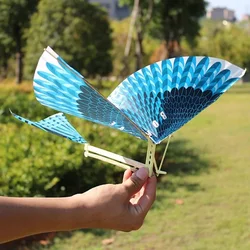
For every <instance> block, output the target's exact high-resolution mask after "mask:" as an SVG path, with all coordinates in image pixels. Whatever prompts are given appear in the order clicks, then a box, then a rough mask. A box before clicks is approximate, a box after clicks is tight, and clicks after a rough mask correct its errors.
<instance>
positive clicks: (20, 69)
mask: <svg viewBox="0 0 250 250" xmlns="http://www.w3.org/2000/svg"><path fill="white" fill-rule="evenodd" d="M21 39H22V38H21V32H20V27H19V26H17V27H16V83H17V84H20V83H21V82H22V78H23V60H22V59H23V55H22V42H21Z"/></svg>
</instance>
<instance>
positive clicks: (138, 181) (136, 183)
mask: <svg viewBox="0 0 250 250" xmlns="http://www.w3.org/2000/svg"><path fill="white" fill-rule="evenodd" d="M147 179H148V169H147V168H145V167H142V168H139V169H138V170H137V171H136V172H135V173H133V174H132V175H131V177H130V178H128V179H127V180H126V181H125V182H124V183H123V185H124V186H125V188H126V190H127V191H128V194H129V196H132V195H134V194H136V193H137V192H139V191H140V190H141V188H142V187H143V185H144V184H145V182H146V181H147Z"/></svg>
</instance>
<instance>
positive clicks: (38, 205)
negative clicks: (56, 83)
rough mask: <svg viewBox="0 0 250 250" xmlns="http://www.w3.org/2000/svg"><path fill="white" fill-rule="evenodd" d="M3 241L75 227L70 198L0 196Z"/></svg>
mask: <svg viewBox="0 0 250 250" xmlns="http://www.w3.org/2000/svg"><path fill="white" fill-rule="evenodd" d="M0 222H1V223H0V243H2V242H5V241H10V240H13V239H17V238H21V237H24V236H28V235H32V234H38V233H42V232H52V231H65V230H71V229H73V228H74V222H73V221H72V204H71V198H9V197H0Z"/></svg>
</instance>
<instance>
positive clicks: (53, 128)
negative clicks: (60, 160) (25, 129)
mask: <svg viewBox="0 0 250 250" xmlns="http://www.w3.org/2000/svg"><path fill="white" fill-rule="evenodd" d="M10 112H11V111H10ZM11 114H12V115H13V116H14V117H15V118H17V119H18V120H20V121H22V122H25V123H27V124H29V125H32V126H35V127H37V128H40V129H42V130H44V131H47V132H50V133H52V134H56V135H59V136H62V137H64V138H67V139H69V140H71V141H74V142H78V143H87V141H86V140H85V139H84V138H83V137H82V136H81V135H80V134H79V133H78V132H77V131H76V129H75V128H74V127H73V126H72V125H71V124H70V123H69V121H68V120H67V119H66V117H65V116H64V114H63V113H58V114H55V115H52V116H49V117H47V118H46V119H44V120H41V121H39V122H33V121H30V120H27V119H25V118H23V117H21V116H19V115H16V114H14V113H13V112H11Z"/></svg>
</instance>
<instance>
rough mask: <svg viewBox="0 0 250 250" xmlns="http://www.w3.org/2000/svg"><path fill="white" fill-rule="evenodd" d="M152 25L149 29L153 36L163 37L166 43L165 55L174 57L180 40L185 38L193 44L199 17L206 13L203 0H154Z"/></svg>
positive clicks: (198, 27)
mask: <svg viewBox="0 0 250 250" xmlns="http://www.w3.org/2000/svg"><path fill="white" fill-rule="evenodd" d="M155 2H156V4H155V11H154V15H153V18H154V25H153V28H152V29H151V31H152V32H151V34H153V36H158V37H159V38H163V39H164V40H165V44H166V51H167V54H166V55H162V58H161V59H164V58H165V57H174V56H177V55H179V54H180V52H181V47H180V44H181V40H182V38H186V39H187V41H188V42H189V43H190V44H194V42H195V38H196V36H197V35H199V29H200V23H199V21H200V18H201V17H202V16H204V15H205V13H206V2H205V1H204V0H185V1H183V0H175V1H164V0H155Z"/></svg>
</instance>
